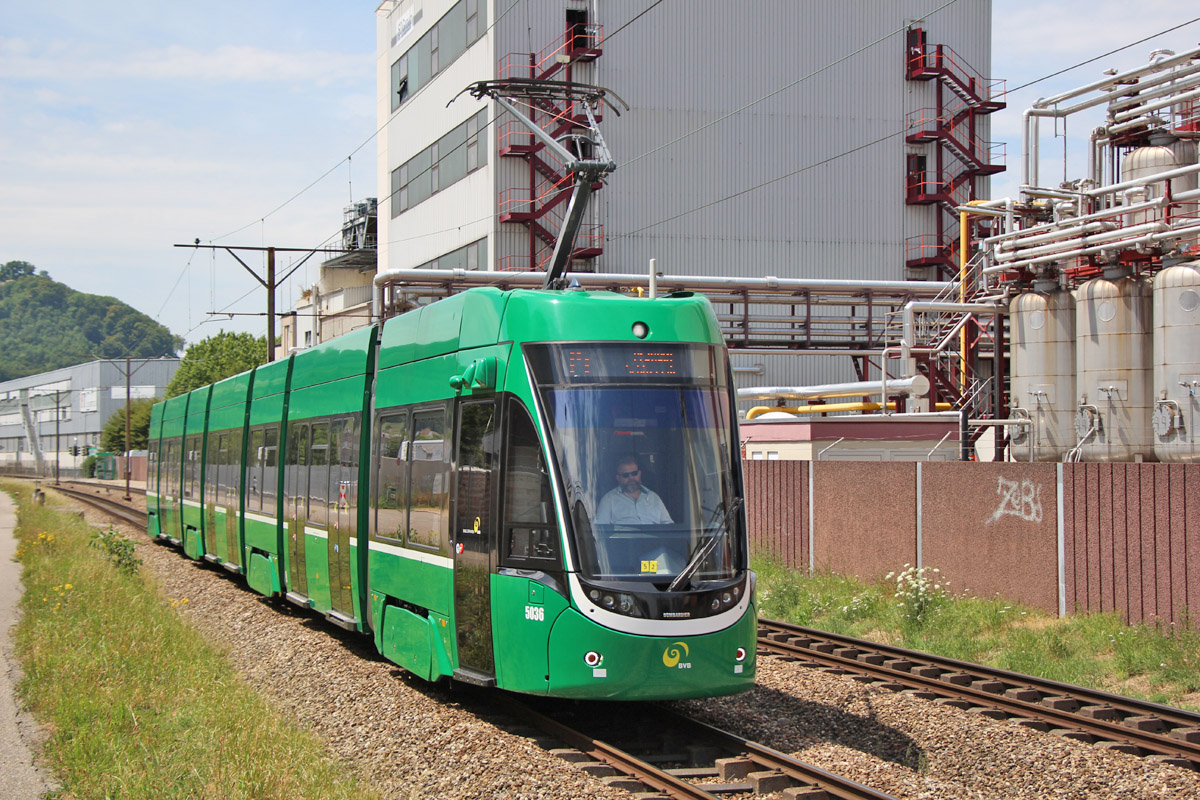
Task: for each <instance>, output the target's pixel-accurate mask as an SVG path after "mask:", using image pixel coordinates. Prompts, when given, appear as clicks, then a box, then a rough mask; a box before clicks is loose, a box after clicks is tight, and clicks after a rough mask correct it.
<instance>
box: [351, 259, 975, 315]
mask: <svg viewBox="0 0 1200 800" xmlns="http://www.w3.org/2000/svg"><path fill="white" fill-rule="evenodd" d="M545 275H546V274H545V273H544V272H499V271H496V270H487V271H476V270H471V271H468V270H465V269H392V270H385V271H383V272H380V273H379V274H378V275H376V276H375V279H374V281H372V285H373V286H374V290H375V291H374V292H373V297H372V308H371V311H372V316H373V317H374V318H376V319H378V318H379V317H380V315H381V313H382V311H383V292H384V288H385V287H387V286H393V285H394V286H422V287H431V286H434V287H445V286H446V285H447V284H450V283H454V284H458V285H460V286H463V287H464V288H465V287H470V286H503V287H513V288H528V289H537V288H540V287H541V285H542V282H543V281H544V280H545ZM572 277H573V278H574V279H575V280H578V281H579V284H580V285H581V286H583V287H594V288H598V289H607V288H610V287H614V286H629V287H633V286H646V285H647V284H648V277H647V275H646V274H645V273H640V274H639V273H586V272H579V273H572ZM952 285H953V283H952V282H947V281H880V280H873V281H853V280H837V279H827V278H776V277H773V276H766V277H762V278H734V277H720V276H702V275H700V276H698V275H664V276H662V277H661V278H659V279H658V281H657V287H658V290H659V291H660V292H662V291H666V292H677V291H689V290H690V291H699V292H703V293H710V292H716V291H720V290H730V291H732V290H736V291H737V292H738V293H739V294H740V293H741V292H743V291H750V292H773V293H776V294H779V295H783V294H789V293H791V294H796V293H803V292H812V293H814V294H830V295H846V296H851V297H852V296H854V295H861V294H866V293H867V292H872V293H875V294H889V293H891V294H894V295H896V296H899V297H914V296H915V297H936V296H937V295H938V294H940V293H941V292H943V291H945V290H946V289H947V288H949V287H950V286H952ZM447 293H449V289H448V287H447Z"/></svg>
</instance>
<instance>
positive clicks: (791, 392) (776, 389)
mask: <svg viewBox="0 0 1200 800" xmlns="http://www.w3.org/2000/svg"><path fill="white" fill-rule="evenodd" d="M885 390H886V391H889V392H891V393H892V394H905V395H916V396H918V397H924V396H925V395H926V394H928V393H929V379H928V378H926V377H925V376H924V375H914V376H912V377H911V378H903V379H901V380H894V381H892V382H891V383H885V382H884V381H882V380H879V381H856V382H851V383H830V384H824V385H819V386H749V387H746V388H744V389H738V390H737V396H738V400H771V399H779V400H820V399H823V398H827V397H863V396H868V395H871V396H874V395H880V396H882V395H883V393H884V391H885Z"/></svg>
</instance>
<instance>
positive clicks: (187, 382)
mask: <svg viewBox="0 0 1200 800" xmlns="http://www.w3.org/2000/svg"><path fill="white" fill-rule="evenodd" d="M266 361H267V337H265V336H254V335H252V334H249V333H226V332H225V331H221V332H220V333H218V334H217V335H215V336H210V337H208V338H207V339H204V340H203V341H200V342H197V343H196V344H194V345H192V346H191V347H189V348H188V349H187V351H186V352H185V353H184V354H183V358H182V360H180V362H179V371H178V372H176V373H175V377H174V378H172V379H171V382H170V383H169V384H167V397H175V396H176V395H181V394H184V393H185V392H190V391H191V390H192V389H199V388H200V387H201V386H205V385H207V384H210V383H216V382H217V381H219V380H222V379H224V378H228V377H230V376H231V375H237V374H238V373H239V372H245V371H246V370H249V369H253V368H254V367H257V366H258V365H259V364H265V363H266Z"/></svg>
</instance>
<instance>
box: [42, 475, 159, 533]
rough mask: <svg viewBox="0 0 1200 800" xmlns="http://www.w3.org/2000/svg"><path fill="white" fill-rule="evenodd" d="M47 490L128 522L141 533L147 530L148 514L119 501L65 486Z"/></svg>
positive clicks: (49, 487)
mask: <svg viewBox="0 0 1200 800" xmlns="http://www.w3.org/2000/svg"><path fill="white" fill-rule="evenodd" d="M46 488H47V489H53V490H54V491H56V492H59V493H61V494H65V495H66V496H67V497H70V498H71V499H73V500H78V501H79V502H81V503H86V504H88V505H90V506H92V507H94V508H96V509H99V510H100V511H103V512H104V513H105V514H109V515H111V516H114V517H117V518H118V519H120V520H121V521H122V522H127V523H129V524H130V525H133V526H134V527H135V528H137V529H138V530H140V531H143V532H145V530H146V513H145V512H144V511H139V510H138V509H136V508H132V507H130V506H127V505H125V504H124V503H122V502H121V501H119V500H112V499H109V498H107V497H101V496H100V495H96V494H92V493H90V492H84V491H80V490H78V489H68V488H66V487H65V486H47V487H46Z"/></svg>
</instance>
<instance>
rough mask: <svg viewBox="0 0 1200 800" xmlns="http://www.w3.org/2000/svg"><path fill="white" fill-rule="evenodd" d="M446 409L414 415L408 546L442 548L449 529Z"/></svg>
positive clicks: (410, 460)
mask: <svg viewBox="0 0 1200 800" xmlns="http://www.w3.org/2000/svg"><path fill="white" fill-rule="evenodd" d="M447 430H448V426H447V425H446V409H445V408H438V409H436V410H431V411H417V412H415V413H414V414H413V423H412V433H411V436H412V438H411V440H410V444H409V452H408V461H409V464H410V480H409V508H410V513H409V520H408V543H409V544H410V545H417V546H419V547H429V548H435V549H442V548H443V542H445V541H446V534H447V533H448V531H449V527H450V464H449V460H448V459H447V452H446V432H447Z"/></svg>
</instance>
